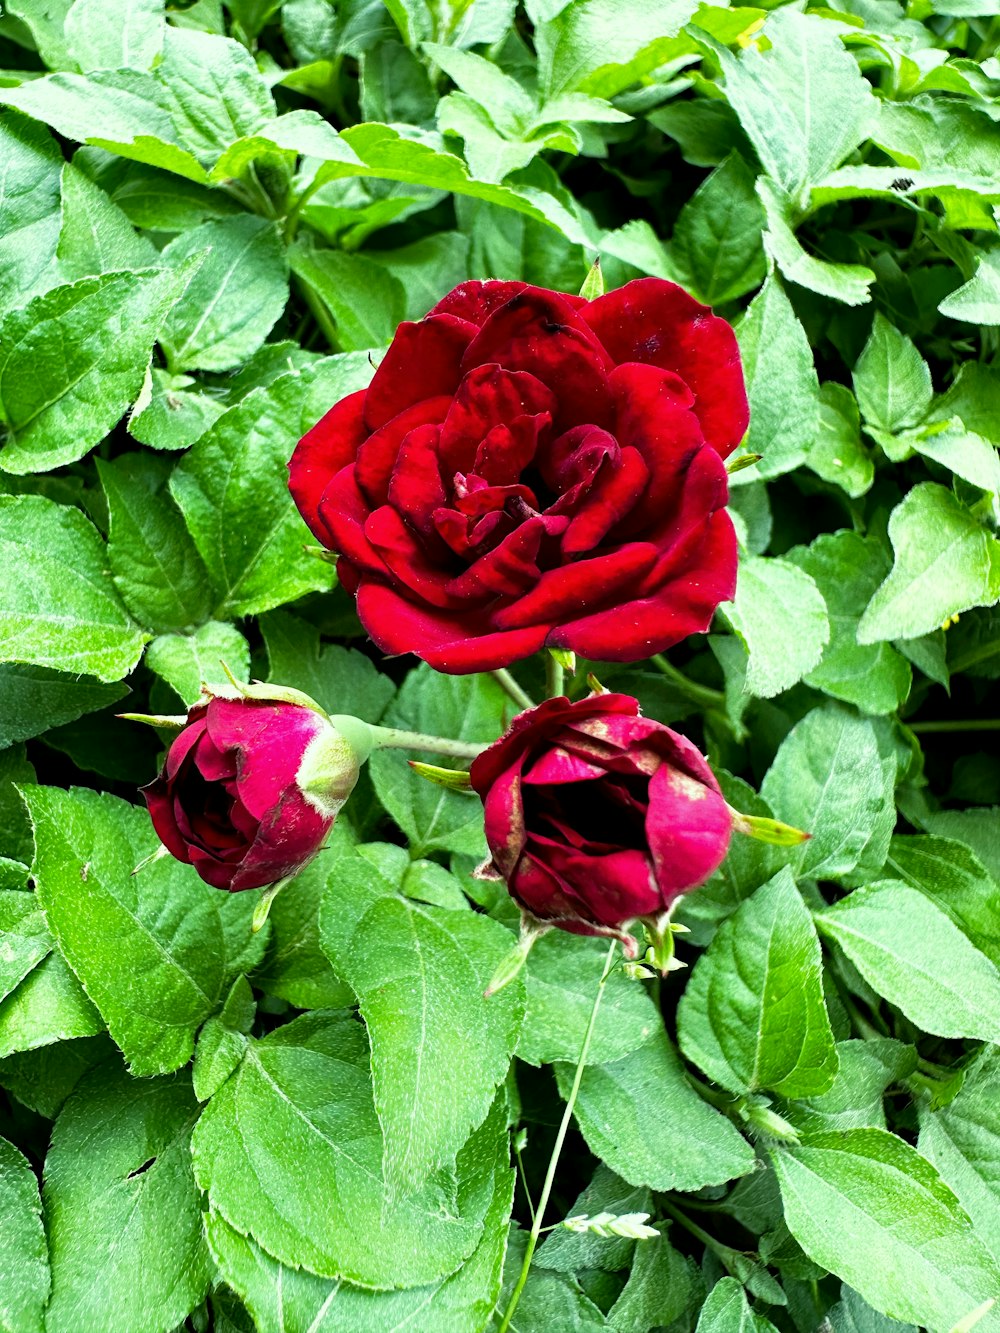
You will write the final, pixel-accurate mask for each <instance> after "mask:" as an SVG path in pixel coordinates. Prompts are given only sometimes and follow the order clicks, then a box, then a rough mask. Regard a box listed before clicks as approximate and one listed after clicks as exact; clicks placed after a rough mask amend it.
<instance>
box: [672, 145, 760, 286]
mask: <svg viewBox="0 0 1000 1333" xmlns="http://www.w3.org/2000/svg"><path fill="white" fill-rule="evenodd" d="M753 179H754V178H753V176H752V174H751V172H750V169H749V168H748V167H747V165H746V163H745V162H744V161H743V159H742V158H741V157H740V155H739V153H730V155H729V156H728V157H727V158H726V159H725V160H724V161H723V162H722V163H721V164H720V165H719V166H718V167H716V169H715V170H714V171H713V172H712V174H711V175H710V176H708V177H707V178H706V179H705V180H703V181H702V183H701V184H700V185H699V186H698V188H697V190H695V192H694V194H693V195H692V196H691V198H690V199H689V200H688V201H687V203H686V204H685V205H684V207H683V208H682V209H681V211H680V214H679V216H678V218H677V223H676V225H675V227H674V230H673V235H672V237H671V241H670V258H671V261H672V262H673V263H674V264H675V265H676V267H677V273H678V281H679V282H680V283H681V284H682V285H683V286H684V287H686V288H687V289H688V290H689V291H691V292H692V293H693V294H694V295H695V296H696V297H697V298H698V300H699V301H703V302H704V303H705V304H706V305H722V304H723V303H724V302H726V301H734V300H736V298H737V297H738V296H743V295H744V294H745V293H746V292H752V291H753V290H754V288H755V287H757V286H759V285H760V283H761V282H763V280H764V273H765V260H764V251H763V249H762V248H761V243H760V237H761V232H762V230H763V226H764V213H763V210H762V209H761V206H760V203H759V201H758V199H757V196H756V195H755V194H754V188H753Z"/></svg>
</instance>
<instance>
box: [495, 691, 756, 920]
mask: <svg viewBox="0 0 1000 1333" xmlns="http://www.w3.org/2000/svg"><path fill="white" fill-rule="evenodd" d="M471 778H472V786H473V787H474V789H475V790H476V791H477V792H478V793H479V795H480V797H481V798H482V801H483V805H484V806H485V813H486V841H487V842H488V844H489V848H490V852H491V853H492V856H493V863H494V865H495V866H496V868H497V870H498V871H499V872H500V874H501V875H502V876H503V877H504V879H505V880H506V881H507V887H508V888H509V890H510V892H511V894H512V896H513V897H514V898H516V899H517V901H518V902H519V903H520V904H521V906H522V907H524V908H527V910H528V911H529V912H530V913H531V914H532V915H533V916H535V917H538V918H539V919H540V920H542V921H548V922H551V923H552V924H553V925H556V926H561V927H562V928H563V929H564V930H570V931H573V932H575V933H576V934H578V935H598V934H606V933H611V934H615V933H617V931H618V930H619V928H621V927H622V926H623V925H624V924H625V923H626V922H628V921H631V920H633V919H634V918H636V917H644V918H651V917H652V918H655V917H656V916H658V915H659V914H660V913H662V912H664V911H666V910H667V909H668V908H669V907H670V905H671V904H672V903H673V901H674V900H675V899H676V898H678V897H679V896H680V895H681V894H682V893H686V892H687V891H688V890H689V889H694V888H697V886H698V885H699V884H703V883H704V882H705V880H706V879H708V877H709V875H711V874H712V873H713V871H715V870H716V869H717V868H718V866H719V865H720V863H721V862H722V859H723V857H724V856H725V855H726V850H727V848H728V846H729V836H730V833H731V831H732V824H733V820H732V813H731V811H730V809H729V807H728V805H727V804H726V802H725V800H724V799H723V796H722V793H721V792H720V790H719V784H718V783H717V782H716V780H715V778H714V777H713V775H712V772H711V769H710V768H709V767H708V764H707V763H706V762H705V760H704V758H703V757H702V755H701V754H700V753H699V752H698V750H697V749H696V747H695V746H694V745H692V744H691V742H690V741H689V740H686V739H685V738H684V737H683V736H679V735H678V734H677V732H675V731H671V730H670V728H669V727H665V726H663V725H662V724H661V723H659V722H652V721H650V720H649V719H647V718H644V717H640V716H639V704H638V702H637V701H636V700H635V699H631V698H629V696H628V695H625V694H597V695H594V696H593V697H591V698H589V699H583V700H581V701H580V702H579V703H572V704H571V703H570V702H569V700H568V699H549V700H547V701H546V702H545V703H543V704H540V705H539V706H538V707H537V708H532V709H529V710H528V711H527V712H526V713H521V714H520V715H519V716H518V717H516V718H515V719H514V721H513V723H512V724H511V727H510V729H509V731H507V733H506V734H505V735H504V736H501V738H500V739H499V740H498V741H496V742H495V743H494V744H493V745H491V746H490V748H489V749H488V750H485V751H484V752H483V753H482V754H481V755H480V756H479V757H478V759H475V760H474V761H473V764H472V770H471Z"/></svg>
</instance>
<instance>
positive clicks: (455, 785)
mask: <svg viewBox="0 0 1000 1333" xmlns="http://www.w3.org/2000/svg"><path fill="white" fill-rule="evenodd" d="M409 764H410V767H411V768H412V769H413V771H414V773H418V774H419V775H420V777H422V778H426V779H427V781H428V782H433V783H435V784H436V785H437V786H438V787H444V788H446V790H448V791H461V792H467V791H470V790H471V786H472V779H471V778H470V777H469V774H468V773H467V772H466V771H465V769H464V768H438V766H437V764H422V763H421V762H420V760H419V759H411V760H410V761H409Z"/></svg>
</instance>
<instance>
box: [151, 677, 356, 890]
mask: <svg viewBox="0 0 1000 1333" xmlns="http://www.w3.org/2000/svg"><path fill="white" fill-rule="evenodd" d="M358 772H359V760H358V755H357V754H356V752H355V751H354V749H353V748H352V746H351V745H350V743H349V742H348V740H347V739H345V738H344V737H343V736H342V735H341V734H340V732H339V731H337V730H336V728H335V727H334V726H333V725H332V724H331V722H330V721H329V720H328V718H327V717H326V716H325V714H323V713H322V712H320V711H319V710H318V709H317V708H315V707H310V706H309V705H308V704H306V703H298V702H290V701H289V700H288V699H280V698H269V697H259V698H251V697H248V696H246V695H240V696H238V697H236V698H223V697H220V696H218V695H214V696H213V697H212V698H210V699H209V700H208V702H207V703H200V704H196V705H195V706H194V707H193V708H192V709H191V710H190V711H189V713H188V721H187V726H185V727H184V729H183V730H182V731H181V732H180V734H179V735H178V736H177V738H176V739H175V740H174V742H173V744H172V745H171V746H170V749H169V751H168V752H167V757H166V760H165V762H164V766H163V769H162V771H161V772H160V773H159V774H158V776H157V777H156V778H154V780H153V781H152V782H151V783H150V784H149V785H148V786H146V787H144V788H143V795H144V796H145V798H146V804H147V806H148V807H149V814H150V817H151V819H152V821H153V826H154V828H155V829H156V832H157V835H158V836H159V838H160V841H161V842H162V843H163V845H164V846H165V847H166V849H167V850H168V851H169V852H170V853H171V855H173V856H175V857H176V858H177V859H178V861H183V862H184V863H185V864H189V865H193V866H194V868H195V870H197V872H198V874H199V875H200V876H201V878H202V879H203V880H205V881H206V883H208V884H211V885H213V886H214V887H215V888H217V889H228V890H229V891H230V892H238V891H240V890H242V889H258V888H263V887H264V886H266V885H269V884H275V883H277V881H278V880H281V879H285V878H287V877H288V876H289V875H295V874H297V873H298V872H299V871H300V870H301V869H302V868H303V866H305V865H306V863H307V862H308V861H310V860H312V858H313V857H314V856H315V855H316V853H317V852H318V851H319V849H320V848H321V847H322V846H323V843H324V841H325V839H326V836H327V834H328V833H329V832H330V829H331V828H332V827H333V822H334V819H335V818H336V816H337V813H338V811H339V810H340V807H341V806H342V805H343V803H344V802H345V801H346V800H347V798H348V796H350V794H351V792H352V791H353V790H354V785H355V783H356V782H357V780H358Z"/></svg>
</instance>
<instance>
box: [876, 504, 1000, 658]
mask: <svg viewBox="0 0 1000 1333" xmlns="http://www.w3.org/2000/svg"><path fill="white" fill-rule="evenodd" d="M889 540H890V541H891V542H892V547H893V551H894V552H895V557H896V558H895V563H894V564H893V567H892V571H891V573H890V574H889V576H888V578H887V579H886V580H885V582H884V583H883V584H882V585H881V587H880V588H879V589H878V590H877V591H876V593H875V595H874V596H873V597H872V599H871V601H870V602H869V603H868V606H867V608H866V610H865V613H864V615H863V616H862V617H861V623H860V624H859V625H858V642H859V643H878V642H880V641H882V640H885V639H915V638H917V637H918V636H919V635H921V634H926V633H928V631H930V630H933V629H937V628H938V626H939V625H941V624H943V623H944V622H945V621H947V620H949V619H950V618H951V617H952V616H953V615H957V614H958V613H959V612H960V611H967V610H968V609H969V608H970V607H972V606H989V605H991V604H992V603H993V602H995V601H996V600H997V598H998V597H1000V543H998V542H997V541H996V539H995V538H994V537H992V536H991V535H990V533H989V532H987V530H986V529H985V528H984V527H982V526H981V525H980V524H979V523H978V522H977V521H976V519H975V517H974V516H973V515H972V514H970V513H969V511H968V510H967V509H966V508H965V507H964V506H963V505H962V504H960V503H959V501H958V500H956V499H955V497H954V496H953V495H952V494H951V492H950V491H948V490H947V489H946V488H945V487H944V486H938V485H936V484H935V483H934V482H930V481H925V482H921V483H920V485H918V486H914V487H913V489H912V490H911V491H909V492H908V493H907V494H906V495H905V496H904V498H903V499H902V501H901V502H900V503H899V504H898V505H897V506H896V508H895V509H894V510H893V511H892V514H891V516H890V518H889Z"/></svg>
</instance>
